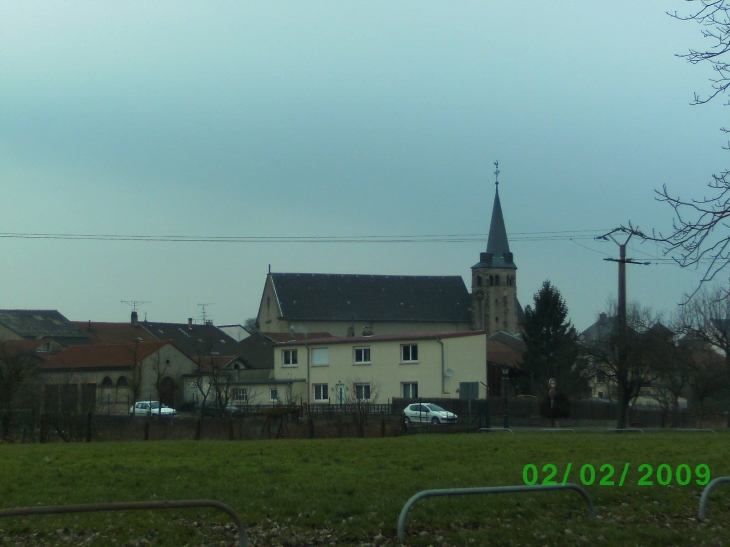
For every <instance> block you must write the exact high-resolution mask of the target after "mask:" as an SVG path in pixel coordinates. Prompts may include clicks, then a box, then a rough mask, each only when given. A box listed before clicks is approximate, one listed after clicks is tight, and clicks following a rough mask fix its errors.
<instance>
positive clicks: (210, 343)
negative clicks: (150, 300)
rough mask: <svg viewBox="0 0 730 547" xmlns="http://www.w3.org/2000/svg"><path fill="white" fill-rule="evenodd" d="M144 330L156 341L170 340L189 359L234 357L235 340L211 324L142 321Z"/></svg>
mask: <svg viewBox="0 0 730 547" xmlns="http://www.w3.org/2000/svg"><path fill="white" fill-rule="evenodd" d="M140 325H142V327H144V329H145V330H146V331H147V332H148V333H150V335H152V336H153V337H154V338H155V339H157V340H172V341H173V343H174V344H175V345H176V346H177V347H178V348H180V349H181V350H182V351H184V352H185V353H187V354H188V355H189V356H190V357H193V358H197V357H209V356H211V355H236V353H235V347H236V345H237V342H236V340H234V339H233V338H231V337H230V336H228V335H227V334H226V333H225V332H223V331H222V330H220V329H219V328H218V327H216V326H215V325H212V324H207V325H188V324H187V323H156V322H149V321H143V322H141V323H140Z"/></svg>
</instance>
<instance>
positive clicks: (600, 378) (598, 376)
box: [596, 370, 606, 384]
mask: <svg viewBox="0 0 730 547" xmlns="http://www.w3.org/2000/svg"><path fill="white" fill-rule="evenodd" d="M596 381H597V382H598V383H601V384H602V383H604V382H605V381H606V373H605V372H603V371H602V370H599V371H598V373H597V374H596Z"/></svg>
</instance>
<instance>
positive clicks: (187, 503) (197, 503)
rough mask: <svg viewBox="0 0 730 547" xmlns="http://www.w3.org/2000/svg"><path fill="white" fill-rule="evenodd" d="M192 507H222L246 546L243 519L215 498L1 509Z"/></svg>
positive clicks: (19, 512)
mask: <svg viewBox="0 0 730 547" xmlns="http://www.w3.org/2000/svg"><path fill="white" fill-rule="evenodd" d="M191 507H214V508H216V509H220V510H221V511H223V512H224V513H228V515H229V516H230V517H231V519H233V522H234V523H235V525H236V528H237V529H238V537H239V544H238V545H239V547H246V530H245V528H244V527H243V521H242V520H241V517H239V516H238V513H236V512H235V511H234V510H233V509H231V508H230V507H229V506H228V505H226V504H225V503H221V502H220V501H214V500H168V501H130V502H117V503H88V504H84V505H44V506H39V507H17V508H15V509H2V510H0V518H2V517H20V516H26V515H53V514H61V513H92V512H97V511H133V510H137V509H183V508H191Z"/></svg>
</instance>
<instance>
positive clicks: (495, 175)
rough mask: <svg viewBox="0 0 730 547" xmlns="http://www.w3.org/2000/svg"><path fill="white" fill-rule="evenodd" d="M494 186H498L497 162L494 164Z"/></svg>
mask: <svg viewBox="0 0 730 547" xmlns="http://www.w3.org/2000/svg"><path fill="white" fill-rule="evenodd" d="M494 185H495V186H499V160H497V161H495V162H494Z"/></svg>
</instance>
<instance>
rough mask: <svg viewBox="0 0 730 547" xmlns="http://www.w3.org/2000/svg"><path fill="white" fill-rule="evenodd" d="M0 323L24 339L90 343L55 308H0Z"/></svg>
mask: <svg viewBox="0 0 730 547" xmlns="http://www.w3.org/2000/svg"><path fill="white" fill-rule="evenodd" d="M0 324H1V325H3V326H5V327H7V328H8V329H10V330H11V331H13V332H14V333H16V334H18V335H19V336H22V337H23V338H26V339H33V338H38V339H40V338H53V339H54V340H56V341H57V342H59V343H60V344H63V345H64V346H68V345H71V344H89V343H91V340H89V338H87V337H86V336H84V334H83V333H82V332H81V331H80V330H79V329H77V328H76V327H75V326H74V325H73V324H72V323H71V321H69V320H68V319H66V318H65V317H64V316H63V315H61V314H60V313H59V312H58V311H56V310H0Z"/></svg>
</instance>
